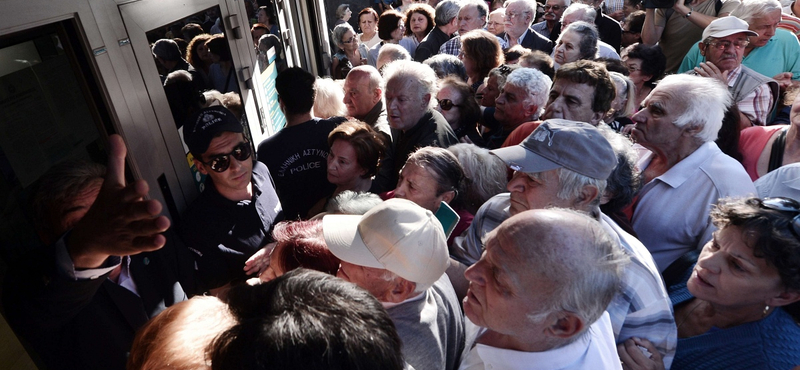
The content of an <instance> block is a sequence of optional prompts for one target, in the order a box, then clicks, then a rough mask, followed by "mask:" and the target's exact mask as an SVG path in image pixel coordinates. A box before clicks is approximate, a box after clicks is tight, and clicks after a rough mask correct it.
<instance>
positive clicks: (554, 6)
mask: <svg viewBox="0 0 800 370" xmlns="http://www.w3.org/2000/svg"><path fill="white" fill-rule="evenodd" d="M543 8H544V10H545V11H548V10H550V9H553V11H554V12H557V11H559V10H561V5H545V6H543Z"/></svg>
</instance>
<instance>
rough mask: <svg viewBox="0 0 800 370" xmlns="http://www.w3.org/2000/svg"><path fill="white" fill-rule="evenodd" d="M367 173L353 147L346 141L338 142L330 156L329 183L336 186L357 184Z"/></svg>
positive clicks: (334, 144)
mask: <svg viewBox="0 0 800 370" xmlns="http://www.w3.org/2000/svg"><path fill="white" fill-rule="evenodd" d="M366 173H367V170H365V169H364V168H363V167H361V166H360V165H359V164H358V156H357V155H356V150H355V149H354V148H353V145H352V144H350V143H349V142H347V141H345V140H336V141H334V142H333V145H331V152H330V154H328V182H330V183H331V184H334V185H350V184H355V183H356V182H357V181H358V180H359V179H361V177H362V176H364V174H366Z"/></svg>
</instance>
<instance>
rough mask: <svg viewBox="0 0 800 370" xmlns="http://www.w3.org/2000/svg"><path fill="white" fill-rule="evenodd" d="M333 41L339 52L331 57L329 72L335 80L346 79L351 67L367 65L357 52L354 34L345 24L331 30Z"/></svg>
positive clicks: (356, 41)
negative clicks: (331, 72)
mask: <svg viewBox="0 0 800 370" xmlns="http://www.w3.org/2000/svg"><path fill="white" fill-rule="evenodd" d="M333 40H334V41H336V46H337V47H339V51H337V52H336V54H334V55H333V60H332V61H331V71H333V78H334V79H336V80H339V79H343V78H345V77H347V73H348V72H350V70H351V69H353V67H357V66H360V65H362V64H367V59H366V58H364V56H362V55H361V53H360V52H359V51H358V40H356V32H355V31H353V27H351V26H350V25H349V24H347V23H342V24H340V25H338V26H336V28H334V29H333Z"/></svg>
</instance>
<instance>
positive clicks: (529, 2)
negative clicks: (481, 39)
mask: <svg viewBox="0 0 800 370" xmlns="http://www.w3.org/2000/svg"><path fill="white" fill-rule="evenodd" d="M535 18H536V2H535V1H533V0H510V1H507V2H506V24H505V30H506V32H505V35H503V36H501V37H502V38H503V40H505V42H506V46H507V47H509V48H511V47H512V46H515V45H522V46H523V47H525V48H528V49H532V50H541V51H543V52H545V53H547V54H550V53H551V52H552V51H553V42H552V41H550V40H549V39H548V38H547V37H544V36H542V35H541V34H539V33H538V32H536V31H534V30H533V28H531V24H532V23H533V20H534V19H535Z"/></svg>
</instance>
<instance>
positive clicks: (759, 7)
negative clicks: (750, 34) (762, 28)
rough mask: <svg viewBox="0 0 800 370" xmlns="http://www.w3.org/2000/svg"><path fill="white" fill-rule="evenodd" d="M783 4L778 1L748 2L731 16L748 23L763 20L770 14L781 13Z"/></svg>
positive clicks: (760, 0) (744, 2)
mask: <svg viewBox="0 0 800 370" xmlns="http://www.w3.org/2000/svg"><path fill="white" fill-rule="evenodd" d="M781 8H782V7H781V3H780V2H779V1H778V0H747V1H743V2H742V3H741V4H739V6H738V7H737V8H736V9H734V10H733V11H732V12H731V16H734V17H736V18H739V19H741V20H743V21H745V22H747V23H750V22H752V21H753V20H754V19H758V18H763V17H766V16H768V15H769V13H772V12H775V11H778V12H780V11H781V10H782V9H781Z"/></svg>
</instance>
